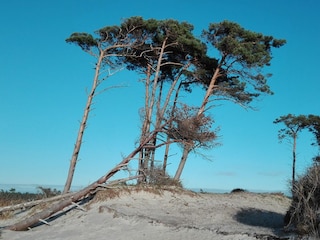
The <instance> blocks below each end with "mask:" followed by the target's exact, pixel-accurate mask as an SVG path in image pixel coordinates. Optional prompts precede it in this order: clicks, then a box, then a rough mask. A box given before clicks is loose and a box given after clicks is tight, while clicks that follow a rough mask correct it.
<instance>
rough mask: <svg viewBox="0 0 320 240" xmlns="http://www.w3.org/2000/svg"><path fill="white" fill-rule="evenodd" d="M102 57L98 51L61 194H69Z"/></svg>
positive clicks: (96, 85) (97, 83) (97, 81)
mask: <svg viewBox="0 0 320 240" xmlns="http://www.w3.org/2000/svg"><path fill="white" fill-rule="evenodd" d="M103 57H104V51H102V50H100V55H99V58H98V61H97V64H96V69H95V75H94V79H93V83H92V87H91V91H90V93H89V95H88V99H87V103H86V107H85V109H84V113H83V116H82V120H81V123H80V127H79V131H78V136H77V139H76V143H75V145H74V149H73V153H72V157H71V161H70V167H69V172H68V177H67V181H66V183H65V186H64V189H63V193H67V192H69V191H70V188H71V184H72V180H73V175H74V172H75V169H76V165H77V162H78V156H79V152H80V148H81V144H82V138H83V134H84V131H85V129H86V125H87V121H88V117H89V113H90V109H91V105H92V100H93V98H94V96H95V91H96V89H97V87H98V85H99V73H100V68H101V63H102V60H103Z"/></svg>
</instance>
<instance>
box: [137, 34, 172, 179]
mask: <svg viewBox="0 0 320 240" xmlns="http://www.w3.org/2000/svg"><path fill="white" fill-rule="evenodd" d="M166 42H167V38H165V40H164V41H163V43H162V46H161V50H160V53H159V57H158V63H157V67H156V70H155V76H154V80H153V84H152V89H151V96H150V94H149V87H150V86H149V84H150V83H151V81H150V76H151V66H150V65H148V72H147V74H148V75H147V81H146V95H147V96H148V101H147V100H146V103H145V107H146V109H145V112H146V116H145V119H144V125H143V126H144V127H143V129H142V134H141V138H142V139H141V140H140V142H141V141H143V139H144V136H146V135H148V134H149V133H150V125H151V121H152V113H153V110H154V104H155V101H156V92H157V86H158V80H159V74H160V68H161V63H162V59H163V55H164V50H165V47H166ZM156 127H157V126H156ZM156 127H155V128H156ZM154 138H156V134H155V135H154ZM152 142H154V139H152V140H150V143H151V144H152ZM149 146H150V145H149V144H148V147H147V148H142V149H141V153H140V157H142V158H141V159H140V160H139V162H140V163H139V165H140V166H139V167H142V169H143V170H142V174H143V175H145V174H146V172H147V171H148V165H149V161H150V157H151V156H152V152H151V151H152V150H151V149H150V147H149ZM139 171H141V168H140V170H139ZM141 181H143V182H145V181H146V179H142V180H141Z"/></svg>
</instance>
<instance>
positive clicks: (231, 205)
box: [0, 188, 290, 240]
mask: <svg viewBox="0 0 320 240" xmlns="http://www.w3.org/2000/svg"><path fill="white" fill-rule="evenodd" d="M289 205H290V199H289V198H287V197H285V196H283V195H281V194H257V193H249V192H239V193H228V194H212V193H193V192H190V191H184V190H172V189H170V190H163V189H162V190H159V189H156V190H150V189H149V188H146V189H144V190H143V189H139V190H137V189H136V190H106V191H100V192H98V193H97V195H96V197H95V198H94V199H92V200H91V201H88V202H87V203H85V204H83V205H82V207H83V208H84V210H85V211H84V210H81V209H80V208H73V209H71V210H68V211H66V212H60V213H59V214H58V217H53V218H51V219H48V222H49V223H50V225H49V226H48V225H45V224H42V225H40V226H37V227H34V228H32V229H31V230H29V231H22V232H15V231H10V230H6V229H5V230H2V234H1V237H0V239H4V240H34V239H41V240H53V239H68V240H88V239H98V240H99V239H126V240H127V239H132V240H135V239H139V240H144V239H148V240H150V239H154V240H160V239H184V240H188V239H190V240H196V239H202V240H205V239H211V240H212V239H213V240H214V239H217V240H218V239H219V240H227V239H230V240H231V239H238V240H241V239H243V240H244V239H246V240H250V239H278V238H276V237H283V236H286V233H284V232H283V217H284V215H285V213H286V211H287V210H288V208H289ZM24 214H27V213H24ZM28 214H29V213H28ZM20 215H21V214H20ZM23 217H25V216H15V217H14V218H11V219H7V220H0V227H5V226H8V225H9V224H12V223H14V222H16V221H17V220H19V219H22V218H23Z"/></svg>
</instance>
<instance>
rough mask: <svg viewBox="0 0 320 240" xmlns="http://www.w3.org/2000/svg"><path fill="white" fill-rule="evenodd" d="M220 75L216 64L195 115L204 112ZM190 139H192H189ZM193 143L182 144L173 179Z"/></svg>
mask: <svg viewBox="0 0 320 240" xmlns="http://www.w3.org/2000/svg"><path fill="white" fill-rule="evenodd" d="M223 61H224V58H222V59H221V61H220V63H222V62H223ZM219 76H220V67H219V66H218V67H217V68H216V69H215V71H214V74H213V76H212V78H211V81H210V84H209V86H208V89H207V91H206V94H205V96H204V98H203V101H202V104H201V106H200V108H199V111H198V113H197V116H198V117H199V116H200V115H201V114H203V113H204V111H205V109H206V106H207V105H208V103H209V98H210V96H211V95H212V93H213V90H214V88H215V86H216V85H215V83H216V81H217V79H218V77H219ZM190 141H192V139H190ZM192 145H193V144H191V145H190V143H188V142H187V143H186V144H184V146H183V154H182V157H181V160H180V164H179V167H178V169H177V172H176V175H175V177H174V179H175V180H179V179H180V176H181V173H182V170H183V168H184V165H185V164H186V161H187V158H188V155H189V153H190V152H191V150H192V147H191V146H192Z"/></svg>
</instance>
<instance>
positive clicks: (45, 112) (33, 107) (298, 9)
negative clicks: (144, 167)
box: [0, 0, 320, 190]
mask: <svg viewBox="0 0 320 240" xmlns="http://www.w3.org/2000/svg"><path fill="white" fill-rule="evenodd" d="M319 9H320V3H319V1H317V0H306V1H302V0H299V1H298V0H281V1H278V0H272V1H267V2H266V1H253V0H250V1H249V0H225V1H212V0H197V1H191V0H178V1H175V0H174V1H172V0H170V1H168V0H163V1H147V0H144V1H142V0H140V1H139V0H137V1H127V0H123V1H107V0H104V1H102V0H91V1H89V0H68V1H65V0H63V1H62V0H55V1H49V0H48V1H43V0H28V1H25V0H12V1H1V3H0V30H1V37H0V110H1V118H0V183H2V184H4V183H5V184H11V183H16V184H20V183H25V184H39V185H41V184H43V185H44V184H61V185H63V184H64V183H65V180H66V176H67V171H68V168H69V160H70V158H71V154H72V150H73V145H74V142H75V139H76V135H77V131H78V126H79V120H80V119H81V117H82V112H83V108H84V104H85V101H86V88H88V89H89V88H90V86H91V80H92V77H93V74H94V72H93V64H94V59H93V58H91V57H90V56H89V55H87V54H86V53H84V52H82V51H81V50H80V48H77V47H76V46H73V45H68V44H67V43H65V39H66V38H67V37H68V36H69V35H70V34H71V33H73V32H89V33H92V32H93V31H95V30H97V29H99V28H102V27H104V26H107V25H114V24H119V23H120V22H121V20H123V19H125V18H128V17H131V16H143V17H144V18H156V19H168V18H173V19H177V20H181V21H188V22H190V23H192V24H193V25H194V26H195V33H196V34H199V33H200V32H201V30H202V29H206V28H207V27H208V25H209V23H212V22H220V21H222V20H226V19H227V20H230V21H234V22H237V23H239V24H240V25H241V26H243V27H244V28H247V29H250V30H253V31H257V32H261V33H263V34H265V35H272V36H274V37H276V38H283V39H286V40H287V44H286V45H285V46H284V47H282V48H280V49H275V50H274V52H273V57H274V59H273V60H272V65H271V67H269V68H268V69H266V71H267V72H271V73H273V77H272V78H271V79H270V82H269V83H270V86H271V88H272V90H273V91H274V92H275V95H273V96H266V97H263V98H261V99H259V101H257V102H254V104H253V106H255V107H256V108H258V111H250V110H244V109H242V108H241V107H239V106H237V105H234V104H224V105H222V106H219V107H216V108H214V109H213V110H212V111H211V114H212V115H213V116H214V118H215V120H216V126H219V127H220V128H221V131H220V133H219V134H220V135H221V138H220V142H221V143H222V146H220V147H217V148H214V149H213V150H211V151H210V152H204V153H205V154H206V155H208V156H211V158H212V161H211V162H210V161H207V160H204V159H202V158H201V157H200V156H196V155H191V156H190V157H189V159H188V162H187V164H186V167H185V170H184V172H183V174H182V181H183V184H184V186H185V187H190V188H194V187H197V188H219V189H233V188H238V187H240V188H245V189H259V190H286V189H287V187H288V184H287V182H288V180H289V179H290V178H291V148H290V145H288V144H286V143H283V144H279V143H278V139H277V130H278V129H279V127H280V126H276V125H274V124H273V123H272V122H273V120H274V119H275V118H277V117H279V116H280V115H285V114H288V113H293V114H316V115H320V109H319V102H318V92H319V90H320V83H319V73H318V69H319V63H318V62H319V61H318V58H319V56H320V47H319V43H320V25H319V22H320V15H319ZM132 79H138V77H137V76H136V75H135V74H133V73H128V72H126V71H123V72H121V73H119V74H116V75H114V76H113V77H112V78H110V79H109V80H108V82H106V84H105V87H108V86H112V85H116V84H123V85H126V87H124V88H117V89H112V90H110V91H107V92H105V93H104V94H101V95H99V96H98V98H97V99H96V101H95V105H94V110H93V111H92V112H91V117H90V119H89V124H88V128H87V131H86V133H85V136H84V143H83V147H82V149H81V153H80V161H79V162H78V165H77V169H76V172H75V177H74V185H82V186H84V185H87V184H89V183H91V182H93V181H95V180H96V179H98V178H99V177H100V176H102V175H103V174H104V173H105V172H106V171H108V170H109V169H111V168H112V167H113V166H115V164H116V163H118V162H119V161H121V159H122V158H123V156H126V155H127V154H129V153H130V152H131V151H132V150H133V149H134V146H135V142H136V141H137V140H138V137H139V127H140V121H139V115H138V112H139V108H140V107H142V106H143V93H142V91H141V86H140V85H139V84H133V82H134V81H132ZM310 140H311V136H310V135H309V134H308V133H305V134H302V135H301V137H300V138H299V142H298V156H297V157H298V159H297V161H298V162H297V170H298V173H302V172H303V171H304V169H305V167H306V166H308V165H309V164H310V163H311V161H310V159H311V157H312V156H313V155H315V154H316V153H317V149H315V148H313V147H310V146H309V144H310ZM172 154H173V156H171V158H170V159H169V162H170V166H169V173H170V174H173V173H174V171H175V169H176V166H177V163H178V160H179V159H180V155H181V152H180V150H179V149H176V151H175V152H172ZM132 167H134V165H132ZM120 176H122V174H120Z"/></svg>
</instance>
